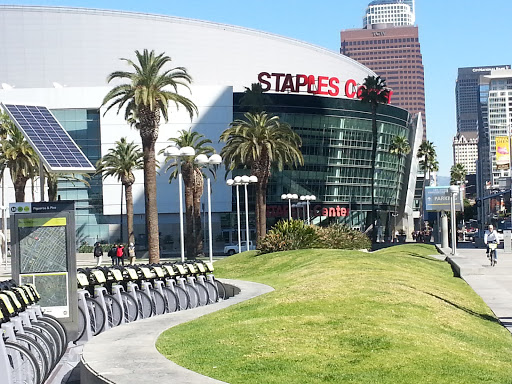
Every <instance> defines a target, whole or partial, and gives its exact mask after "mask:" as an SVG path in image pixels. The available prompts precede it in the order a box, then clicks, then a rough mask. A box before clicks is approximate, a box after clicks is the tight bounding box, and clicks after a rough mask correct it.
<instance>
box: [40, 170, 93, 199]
mask: <svg viewBox="0 0 512 384" xmlns="http://www.w3.org/2000/svg"><path fill="white" fill-rule="evenodd" d="M44 171H45V175H46V183H47V184H48V201H57V198H58V191H59V181H70V182H72V183H73V182H75V181H76V182H79V183H84V184H85V186H87V187H89V182H88V181H87V179H88V178H90V176H89V175H88V174H87V173H71V174H68V173H62V172H48V171H47V170H46V168H45V170H44Z"/></svg>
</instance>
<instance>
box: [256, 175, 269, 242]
mask: <svg viewBox="0 0 512 384" xmlns="http://www.w3.org/2000/svg"><path fill="white" fill-rule="evenodd" d="M266 200H267V182H266V181H265V180H263V181H261V182H258V183H257V184H256V240H257V242H259V241H260V240H261V239H262V238H263V237H264V236H265V234H266V233H267V201H266Z"/></svg>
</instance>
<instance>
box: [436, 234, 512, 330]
mask: <svg viewBox="0 0 512 384" xmlns="http://www.w3.org/2000/svg"><path fill="white" fill-rule="evenodd" d="M439 249H440V251H441V252H442V253H443V254H444V255H446V258H447V261H448V262H449V263H450V264H451V265H452V267H453V269H454V271H455V273H456V275H457V276H459V277H461V278H462V279H464V281H466V282H467V283H468V284H469V286H470V287H471V288H472V289H473V290H474V291H475V292H476V293H477V294H478V295H479V296H480V297H481V298H482V299H483V300H484V301H485V303H486V304H487V305H488V306H489V308H491V310H492V311H493V312H494V314H495V315H496V317H497V318H498V319H499V320H500V322H501V324H503V326H504V327H505V328H507V329H508V330H509V331H510V332H511V333H512V253H504V251H503V249H498V263H497V265H496V266H494V267H491V265H490V262H489V260H488V259H487V256H486V253H485V248H476V247H475V245H474V244H472V243H461V244H459V246H458V248H457V254H456V255H455V256H453V255H451V249H450V248H444V249H443V248H440V247H439Z"/></svg>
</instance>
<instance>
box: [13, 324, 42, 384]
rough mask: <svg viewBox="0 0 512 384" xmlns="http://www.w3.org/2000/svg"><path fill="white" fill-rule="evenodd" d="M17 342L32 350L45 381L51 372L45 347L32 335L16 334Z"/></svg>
mask: <svg viewBox="0 0 512 384" xmlns="http://www.w3.org/2000/svg"><path fill="white" fill-rule="evenodd" d="M16 344H20V345H23V346H24V347H25V348H27V349H28V350H29V351H30V352H32V354H33V355H34V357H35V358H36V360H37V364H38V365H39V371H40V372H41V378H42V381H44V380H45V379H46V378H47V377H48V375H49V374H50V365H49V364H50V363H49V361H48V356H47V355H46V352H45V351H44V349H43V347H42V346H41V345H40V344H38V343H37V341H35V340H34V339H32V338H31V337H30V336H28V335H23V334H19V335H16Z"/></svg>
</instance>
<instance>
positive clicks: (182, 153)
mask: <svg viewBox="0 0 512 384" xmlns="http://www.w3.org/2000/svg"><path fill="white" fill-rule="evenodd" d="M195 154H196V150H195V149H194V148H192V147H183V148H178V147H169V148H167V150H166V151H165V155H166V156H168V157H175V158H176V163H177V165H178V188H179V195H180V198H179V201H180V251H181V262H185V232H184V230H183V175H182V174H181V158H182V157H187V156H195Z"/></svg>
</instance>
